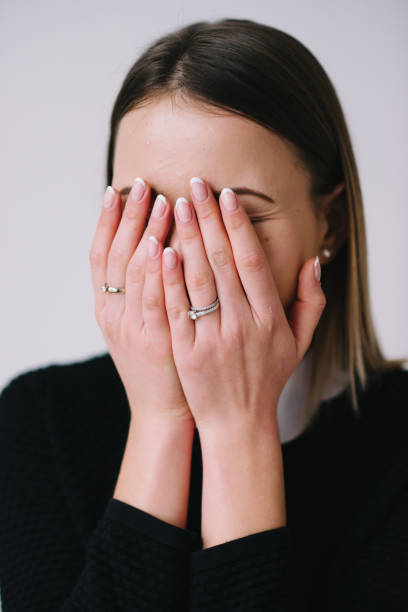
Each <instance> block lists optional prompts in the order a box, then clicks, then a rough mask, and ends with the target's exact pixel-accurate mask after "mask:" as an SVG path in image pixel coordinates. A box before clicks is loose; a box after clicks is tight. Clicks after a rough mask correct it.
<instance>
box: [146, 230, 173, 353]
mask: <svg viewBox="0 0 408 612" xmlns="http://www.w3.org/2000/svg"><path fill="white" fill-rule="evenodd" d="M148 242H149V244H148V246H147V253H146V262H145V280H144V286H143V295H142V307H143V321H144V324H145V326H146V327H147V328H148V329H149V331H150V332H151V333H154V334H158V335H159V336H160V335H161V336H162V338H163V340H162V341H163V342H164V341H166V343H167V341H168V340H170V330H169V324H168V320H167V314H166V307H165V302H164V288H163V280H162V261H161V256H162V251H163V245H162V243H161V242H160V241H159V240H157V238H156V237H155V236H154V235H152V236H149V240H148ZM164 348H165V347H163V349H164Z"/></svg>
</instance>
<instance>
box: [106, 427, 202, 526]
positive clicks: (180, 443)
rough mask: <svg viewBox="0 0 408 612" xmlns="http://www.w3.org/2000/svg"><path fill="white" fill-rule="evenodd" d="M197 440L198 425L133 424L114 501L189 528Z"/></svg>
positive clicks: (130, 428)
mask: <svg viewBox="0 0 408 612" xmlns="http://www.w3.org/2000/svg"><path fill="white" fill-rule="evenodd" d="M193 437H194V422H192V424H191V425H190V424H184V423H183V424H182V425H180V423H178V422H176V421H175V422H174V423H172V422H171V421H169V423H160V422H159V423H152V422H138V423H136V422H135V421H132V420H131V423H130V427H129V435H128V439H127V443H126V448H125V451H124V455H123V459H122V464H121V468H120V472H119V476H118V480H117V483H116V488H115V491H114V494H113V497H114V498H116V499H119V500H120V501H123V502H126V503H127V504H130V505H132V506H136V507H137V508H139V509H141V510H144V511H145V512H148V513H149V514H152V515H153V516H156V517H158V518H160V519H161V520H163V521H166V522H167V523H170V524H172V525H176V526H178V527H181V528H185V527H186V522H187V511H188V499H189V484H190V469H191V450H192V443H193Z"/></svg>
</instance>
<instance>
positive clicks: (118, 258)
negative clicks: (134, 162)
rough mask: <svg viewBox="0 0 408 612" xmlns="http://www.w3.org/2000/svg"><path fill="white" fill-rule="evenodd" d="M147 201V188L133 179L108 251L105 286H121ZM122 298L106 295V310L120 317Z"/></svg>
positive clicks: (142, 225)
mask: <svg viewBox="0 0 408 612" xmlns="http://www.w3.org/2000/svg"><path fill="white" fill-rule="evenodd" d="M149 202H150V187H149V185H146V183H145V182H144V180H143V179H142V178H140V177H137V178H135V180H134V181H133V185H132V189H131V191H130V193H129V197H128V199H127V201H126V204H125V207H124V209H123V214H122V218H121V220H120V223H119V227H118V229H117V232H116V234H115V236H114V238H113V241H112V244H111V248H110V251H109V255H108V265H107V271H106V282H107V283H108V285H111V286H113V287H121V288H122V287H125V284H126V269H127V266H128V263H129V260H130V258H131V256H132V254H133V251H134V250H135V248H136V247H137V245H138V244H139V242H140V238H141V236H142V233H143V231H144V229H145V223H146V214H147V210H148V207H149ZM112 298H113V299H112ZM125 299H126V298H125V294H122V293H120V294H115V295H112V297H111V296H109V295H108V301H107V302H106V307H107V309H108V311H110V310H111V309H112V310H114V311H115V313H116V316H120V315H121V314H122V313H123V311H124V310H125Z"/></svg>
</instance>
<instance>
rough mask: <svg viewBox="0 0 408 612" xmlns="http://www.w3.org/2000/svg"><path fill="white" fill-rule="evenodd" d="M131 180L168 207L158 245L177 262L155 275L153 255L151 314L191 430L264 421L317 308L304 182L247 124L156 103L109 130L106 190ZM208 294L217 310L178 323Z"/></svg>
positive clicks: (273, 142) (326, 241) (318, 236)
mask: <svg viewBox="0 0 408 612" xmlns="http://www.w3.org/2000/svg"><path fill="white" fill-rule="evenodd" d="M197 171H199V172H197ZM135 173H136V174H137V175H138V176H142V177H143V178H145V179H146V180H148V181H149V183H150V185H151V186H152V191H153V193H154V192H156V193H158V192H159V191H160V192H162V193H164V194H165V195H166V198H167V200H168V201H170V202H174V201H176V200H178V199H179V201H178V202H177V205H176V207H175V209H174V219H175V225H174V229H173V231H172V232H171V233H170V234H169V236H168V238H167V239H166V241H165V242H167V244H168V245H169V246H171V247H173V248H174V251H175V252H176V253H178V254H179V257H177V256H176V266H175V268H173V269H171V268H167V267H166V263H165V261H166V255H167V252H168V250H167V249H166V250H165V252H164V254H162V253H163V252H162V245H160V248H159V253H158V255H156V257H159V260H160V262H159V263H160V266H161V274H162V280H163V292H164V296H163V297H164V300H163V305H164V306H163V313H162V314H163V317H166V316H167V319H168V324H169V333H170V334H171V344H172V350H173V356H174V361H175V365H176V368H177V372H178V375H179V378H180V381H181V384H182V387H183V391H184V393H185V396H186V399H187V402H188V404H189V407H190V410H191V412H192V414H193V416H194V419H195V421H196V424H197V427H198V428H199V429H200V428H204V427H205V428H217V427H224V426H225V427H230V426H231V423H234V422H236V421H237V420H238V419H239V420H242V419H244V420H247V419H249V420H251V421H253V420H256V421H258V422H259V423H260V424H261V426H262V423H266V422H270V420H271V419H276V407H277V403H278V399H279V396H280V394H281V392H282V389H283V387H284V385H285V383H286V381H287V380H288V378H289V376H290V375H291V373H292V372H293V371H294V369H295V368H296V367H297V365H298V363H299V361H300V360H301V359H302V358H303V356H304V354H305V352H306V350H307V348H308V347H309V345H310V342H311V339H312V336H313V333H314V330H315V328H316V325H317V324H318V321H319V319H320V316H321V313H322V311H323V309H324V307H325V303H326V300H325V296H324V293H323V291H322V289H321V286H320V283H319V282H318V280H316V279H315V275H314V271H315V262H316V255H317V254H318V253H319V252H320V250H321V248H323V246H325V247H330V246H331V243H330V240H332V238H331V236H330V234H329V232H328V231H327V230H328V225H327V222H326V220H325V219H324V218H321V219H320V220H319V219H317V218H316V216H315V214H314V210H313V205H312V203H311V202H310V200H309V199H308V176H307V174H306V172H305V171H304V170H303V169H302V167H301V166H300V164H299V162H298V160H297V157H296V156H295V154H294V152H293V150H292V149H291V147H290V146H289V145H288V144H287V143H286V142H284V141H283V140H281V139H280V138H279V137H277V136H276V135H275V134H272V133H271V132H270V131H268V130H266V129H265V128H263V127H261V126H259V125H257V124H255V123H254V122H251V121H249V120H248V119H245V118H242V117H239V116H236V115H230V114H219V112H218V113H215V114H212V113H210V112H206V111H203V110H202V109H201V110H198V109H196V108H194V106H191V107H187V108H186V109H184V108H181V109H180V108H177V109H176V110H174V107H173V106H172V105H171V103H170V102H169V100H167V99H166V98H164V99H159V100H157V101H155V102H153V103H152V104H151V105H148V106H147V107H143V108H139V109H135V110H133V111H132V112H130V113H128V115H126V116H125V117H124V118H123V119H122V121H121V124H120V129H119V132H118V136H117V144H116V154H115V164H114V181H113V184H114V186H115V187H116V188H117V189H118V190H121V189H122V187H123V186H124V185H128V183H129V182H131V181H132V180H133V178H134V175H135ZM197 175H198V177H202V178H200V179H199V180H197V179H198V177H197ZM192 177H196V180H193V181H192V183H191V185H190V184H189V182H190V179H191V178H192ZM186 182H187V185H188V193H187V191H186ZM231 185H232V190H231V189H227V190H224V192H223V194H222V196H221V197H219V194H220V191H221V189H220V188H221V187H224V186H225V187H230V186H231ZM215 186H218V187H219V189H218V190H217V189H216V187H215ZM235 186H238V187H235ZM199 190H201V192H202V195H201V197H200V196H199V193H198V191H199ZM251 190H252V191H251ZM249 191H251V193H249ZM254 192H257V194H254ZM180 196H185V197H181V198H180ZM190 202H191V203H192V205H191V203H190ZM228 203H231V204H235V205H236V208H235V209H233V210H228V208H227V205H228ZM183 209H184V211H185V212H188V209H190V218H189V220H187V221H184V222H183V220H182V218H183V215H182V212H183ZM185 218H186V219H187V217H185ZM163 247H164V244H163ZM159 263H158V264H157V265H159ZM217 296H218V298H219V301H220V307H219V309H217V310H215V311H214V312H211V313H209V314H207V315H205V316H203V317H199V318H198V319H197V320H196V321H193V320H191V319H190V318H189V317H188V310H189V306H190V303H191V304H192V305H193V306H198V307H202V306H207V305H208V304H210V303H212V302H213V301H214V300H215V299H216V298H217ZM159 301H160V300H158V302H159ZM158 384H159V381H158Z"/></svg>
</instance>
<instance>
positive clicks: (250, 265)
mask: <svg viewBox="0 0 408 612" xmlns="http://www.w3.org/2000/svg"><path fill="white" fill-rule="evenodd" d="M238 265H239V266H241V267H242V268H243V269H246V270H250V271H251V272H259V271H260V270H262V269H263V267H264V265H265V257H264V256H262V255H261V254H260V253H257V252H255V251H252V252H250V253H246V254H245V255H242V256H241V257H239V258H238Z"/></svg>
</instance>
